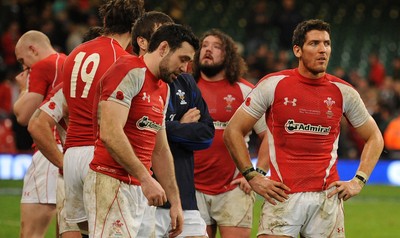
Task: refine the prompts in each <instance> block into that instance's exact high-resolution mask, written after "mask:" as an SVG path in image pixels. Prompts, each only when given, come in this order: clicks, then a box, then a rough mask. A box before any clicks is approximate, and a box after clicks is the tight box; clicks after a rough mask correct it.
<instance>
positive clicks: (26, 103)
mask: <svg viewBox="0 0 400 238" xmlns="http://www.w3.org/2000/svg"><path fill="white" fill-rule="evenodd" d="M28 72H29V70H24V71H23V72H21V73H20V74H18V75H17V76H16V77H15V80H16V82H17V84H18V86H19V89H20V94H19V96H18V99H17V101H16V102H15V103H14V108H13V109H14V114H15V116H16V117H17V121H18V123H19V124H21V125H22V126H27V125H28V123H29V119H30V118H31V116H32V114H33V113H34V112H35V110H36V108H38V106H39V105H40V103H41V102H42V101H43V95H40V94H38V93H32V92H27V77H28Z"/></svg>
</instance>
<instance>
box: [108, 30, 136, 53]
mask: <svg viewBox="0 0 400 238" xmlns="http://www.w3.org/2000/svg"><path fill="white" fill-rule="evenodd" d="M104 36H105V37H110V38H113V39H114V40H116V41H117V42H118V43H119V44H120V45H121V46H122V48H124V49H126V48H127V47H128V45H129V44H130V43H131V34H130V33H129V32H126V33H123V34H110V35H104Z"/></svg>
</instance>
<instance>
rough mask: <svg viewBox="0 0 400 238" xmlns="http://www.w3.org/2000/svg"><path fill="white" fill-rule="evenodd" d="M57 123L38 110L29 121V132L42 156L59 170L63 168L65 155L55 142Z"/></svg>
mask: <svg viewBox="0 0 400 238" xmlns="http://www.w3.org/2000/svg"><path fill="white" fill-rule="evenodd" d="M55 125H56V122H55V121H54V119H53V118H52V117H50V116H49V115H48V114H47V113H43V112H42V110H40V109H37V110H36V111H35V113H34V114H33V115H32V118H31V119H30V120H29V124H28V131H29V133H30V134H31V136H32V139H33V140H34V142H35V144H36V146H37V147H38V149H39V150H40V152H42V154H43V155H44V156H45V157H46V158H47V159H48V160H49V161H50V162H51V163H52V164H54V165H55V166H57V167H58V168H59V169H62V168H63V158H64V156H63V153H62V152H61V151H60V149H59V148H58V145H57V142H56V140H54V133H53V128H54V126H55Z"/></svg>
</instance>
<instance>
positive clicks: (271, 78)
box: [256, 69, 295, 86]
mask: <svg viewBox="0 0 400 238" xmlns="http://www.w3.org/2000/svg"><path fill="white" fill-rule="evenodd" d="M293 76H295V70H294V69H285V70H281V71H277V72H274V73H269V74H267V75H265V76H264V77H262V78H261V79H260V80H259V81H258V82H257V84H256V86H258V85H260V84H266V83H273V82H277V81H280V80H282V79H285V78H286V79H289V78H292V77H293Z"/></svg>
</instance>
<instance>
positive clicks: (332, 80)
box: [326, 74, 353, 87]
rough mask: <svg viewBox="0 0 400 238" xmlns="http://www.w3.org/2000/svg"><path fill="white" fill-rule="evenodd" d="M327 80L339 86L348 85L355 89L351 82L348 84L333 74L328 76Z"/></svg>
mask: <svg viewBox="0 0 400 238" xmlns="http://www.w3.org/2000/svg"><path fill="white" fill-rule="evenodd" d="M326 79H327V80H328V81H330V82H332V83H338V84H342V85H346V86H349V87H353V86H352V85H351V84H350V83H349V82H346V81H345V80H343V79H341V78H338V77H336V76H335V75H332V74H326Z"/></svg>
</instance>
